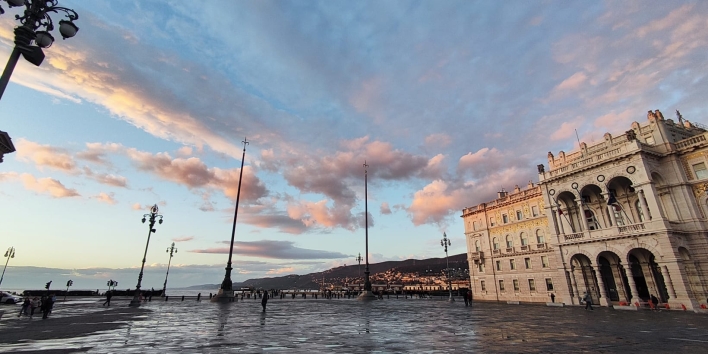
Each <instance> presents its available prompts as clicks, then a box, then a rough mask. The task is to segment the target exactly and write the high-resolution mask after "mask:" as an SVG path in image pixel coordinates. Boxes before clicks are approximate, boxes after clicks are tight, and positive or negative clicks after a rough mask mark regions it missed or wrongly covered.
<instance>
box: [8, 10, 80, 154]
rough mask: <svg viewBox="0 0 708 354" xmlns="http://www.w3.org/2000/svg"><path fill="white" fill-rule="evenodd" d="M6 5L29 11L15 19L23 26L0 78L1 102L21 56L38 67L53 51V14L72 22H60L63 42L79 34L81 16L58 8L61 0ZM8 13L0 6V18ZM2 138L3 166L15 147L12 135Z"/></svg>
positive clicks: (16, 34) (16, 36) (16, 32)
mask: <svg viewBox="0 0 708 354" xmlns="http://www.w3.org/2000/svg"><path fill="white" fill-rule="evenodd" d="M5 2H7V5H8V6H9V7H11V8H12V7H19V6H24V7H25V11H24V13H23V15H22V16H20V15H15V19H16V20H19V21H20V23H21V24H22V25H21V26H18V27H15V47H14V48H13V49H12V54H10V59H8V61H7V65H5V70H4V71H3V72H2V76H0V99H1V98H2V95H3V93H5V88H6V87H7V84H8V83H9V82H10V76H12V71H13V70H14V69H15V65H17V61H18V60H19V59H20V54H21V55H22V56H24V57H25V59H26V60H27V61H29V62H30V63H32V64H34V65H36V66H39V65H40V64H42V61H43V60H44V52H43V51H42V48H49V47H50V46H51V45H52V43H54V37H53V36H52V35H51V34H50V33H49V31H52V30H53V29H54V22H53V21H52V18H51V17H50V16H49V14H50V13H52V12H53V13H55V14H58V13H59V12H63V13H64V14H65V15H66V17H67V18H68V19H69V20H68V21H67V20H61V21H59V33H60V34H61V36H62V38H64V39H67V38H71V37H73V36H75V35H76V32H77V31H78V30H79V28H78V27H76V25H75V24H74V20H77V19H78V18H79V15H78V14H77V13H76V11H74V10H72V9H67V8H65V7H61V6H58V5H59V4H58V2H57V0H5ZM4 13H5V10H4V9H3V8H2V6H0V15H2V14H4ZM38 30H39V31H38ZM33 44H34V45H33ZM0 135H2V137H0V162H2V157H3V156H2V155H3V154H9V153H11V152H14V151H15V147H14V146H13V144H12V141H11V140H10V135H8V134H7V133H6V132H0Z"/></svg>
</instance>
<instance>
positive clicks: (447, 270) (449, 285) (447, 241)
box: [440, 232, 455, 302]
mask: <svg viewBox="0 0 708 354" xmlns="http://www.w3.org/2000/svg"><path fill="white" fill-rule="evenodd" d="M450 245H452V242H450V239H448V238H447V234H446V233H444V232H443V238H442V240H440V246H443V247H445V262H446V264H447V268H445V277H446V278H447V288H448V290H449V292H450V298H449V299H448V300H447V301H449V302H455V299H454V298H453V297H452V283H451V282H450V259H449V258H448V256H447V246H450Z"/></svg>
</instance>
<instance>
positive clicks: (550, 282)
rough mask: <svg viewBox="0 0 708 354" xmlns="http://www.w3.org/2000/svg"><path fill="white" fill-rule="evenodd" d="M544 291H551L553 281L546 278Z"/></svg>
mask: <svg viewBox="0 0 708 354" xmlns="http://www.w3.org/2000/svg"><path fill="white" fill-rule="evenodd" d="M546 290H548V291H553V279H551V278H546Z"/></svg>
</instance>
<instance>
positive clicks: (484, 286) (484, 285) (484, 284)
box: [479, 280, 487, 291]
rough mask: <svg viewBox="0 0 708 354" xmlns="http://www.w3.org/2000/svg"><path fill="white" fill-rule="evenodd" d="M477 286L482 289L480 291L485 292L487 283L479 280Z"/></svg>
mask: <svg viewBox="0 0 708 354" xmlns="http://www.w3.org/2000/svg"><path fill="white" fill-rule="evenodd" d="M479 285H480V286H481V287H482V291H487V283H485V282H484V280H481V281H480V282H479Z"/></svg>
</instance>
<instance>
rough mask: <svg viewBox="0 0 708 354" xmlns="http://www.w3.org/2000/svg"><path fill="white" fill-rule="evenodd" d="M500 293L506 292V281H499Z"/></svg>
mask: <svg viewBox="0 0 708 354" xmlns="http://www.w3.org/2000/svg"><path fill="white" fill-rule="evenodd" d="M499 291H502V292H503V291H504V281H503V280H500V281H499Z"/></svg>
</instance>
